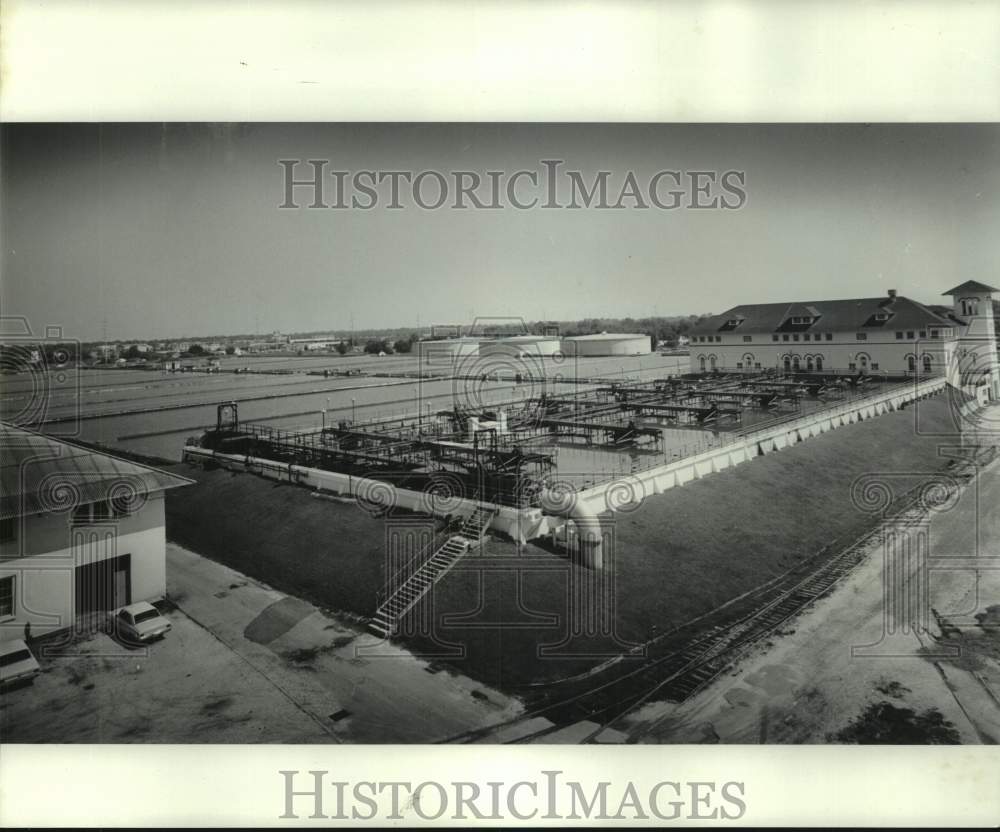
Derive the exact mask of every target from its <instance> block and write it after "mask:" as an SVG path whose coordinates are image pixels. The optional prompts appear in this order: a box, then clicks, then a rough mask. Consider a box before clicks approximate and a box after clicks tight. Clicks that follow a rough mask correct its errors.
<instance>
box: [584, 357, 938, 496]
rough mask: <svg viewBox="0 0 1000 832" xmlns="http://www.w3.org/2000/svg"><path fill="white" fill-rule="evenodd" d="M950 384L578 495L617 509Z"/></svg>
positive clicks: (899, 394) (800, 424)
mask: <svg viewBox="0 0 1000 832" xmlns="http://www.w3.org/2000/svg"><path fill="white" fill-rule="evenodd" d="M945 384H946V382H945V379H944V378H943V377H942V378H932V379H928V380H926V381H923V382H919V383H917V384H914V385H913V386H912V387H907V388H906V389H905V390H894V391H890V392H886V393H882V394H880V395H877V396H872V397H870V398H867V399H864V400H863V401H856V402H850V403H848V404H844V405H840V406H839V407H835V408H830V409H825V410H822V411H817V412H816V413H810V414H806V415H805V416H802V417H801V418H799V419H795V420H792V421H789V422H784V423H782V424H780V425H776V426H774V427H770V428H764V429H763V430H760V431H755V432H752V433H748V434H745V435H740V436H738V437H736V438H735V440H734V441H732V442H727V443H725V444H722V445H718V446H716V447H714V448H709V449H708V450H706V451H702V452H701V453H700V454H696V455H694V456H689V457H685V458H684V459H678V460H675V461H673V462H670V463H667V464H666V465H661V466H658V467H656V468H650V469H649V470H647V471H641V472H638V473H635V474H629V475H627V476H625V477H621V478H619V479H617V480H614V481H613V482H610V483H604V484H602V485H599V486H595V487H594V488H589V489H587V490H586V491H582V492H580V493H579V494H578V495H577V499H578V500H583V501H585V502H586V503H587V504H588V506H589V507H590V508H591V509H592V510H594V511H597V512H603V511H608V510H611V511H618V510H620V509H622V508H624V507H626V506H629V505H634V504H635V503H638V502H641V501H642V500H643V499H645V498H646V497H648V496H650V495H652V494H660V493H662V492H664V491H666V490H667V489H669V488H674V487H676V486H679V485H684V484H685V483H688V482H691V481H693V480H696V479H700V478H701V477H704V476H707V475H709V474H712V473H715V472H716V471H723V470H725V469H726V468H731V467H732V466H734V465H739V464H741V463H743V462H749V461H750V460H752V459H754V458H756V457H758V456H764V455H766V454H770V453H775V452H776V451H781V450H783V449H785V448H787V447H789V446H791V445H795V444H798V443H799V442H804V441H805V440H807V439H809V438H811V437H813V436H819V435H821V434H823V433H826V432H827V431H831V430H835V429H836V428H839V427H843V426H844V425H851V424H854V423H856V422H859V421H862V420H864V419H872V418H874V417H876V416H881V415H882V414H884V413H891V412H893V411H895V410H898V409H899V408H900V407H902V406H903V405H905V404H907V403H908V402H912V401H915V400H917V399H922V398H926V397H927V396H932V395H935V394H937V393H939V392H941V391H942V390H943V389H944V388H945Z"/></svg>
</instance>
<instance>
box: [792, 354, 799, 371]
mask: <svg viewBox="0 0 1000 832" xmlns="http://www.w3.org/2000/svg"><path fill="white" fill-rule="evenodd" d="M792 369H793V370H794V371H795V372H796V373H797V372H798V371H799V357H798V356H797V355H795V356H792Z"/></svg>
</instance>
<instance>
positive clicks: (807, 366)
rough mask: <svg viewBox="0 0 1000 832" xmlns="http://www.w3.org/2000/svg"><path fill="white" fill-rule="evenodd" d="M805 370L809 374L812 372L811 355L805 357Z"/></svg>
mask: <svg viewBox="0 0 1000 832" xmlns="http://www.w3.org/2000/svg"><path fill="white" fill-rule="evenodd" d="M806 369H807V370H808V371H809V372H810V373H811V372H812V371H813V357H812V356H811V355H807V356H806Z"/></svg>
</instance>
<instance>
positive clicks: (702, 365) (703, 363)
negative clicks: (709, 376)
mask: <svg viewBox="0 0 1000 832" xmlns="http://www.w3.org/2000/svg"><path fill="white" fill-rule="evenodd" d="M698 363H699V364H700V365H701V371H702V372H705V356H703V355H699V356H698Z"/></svg>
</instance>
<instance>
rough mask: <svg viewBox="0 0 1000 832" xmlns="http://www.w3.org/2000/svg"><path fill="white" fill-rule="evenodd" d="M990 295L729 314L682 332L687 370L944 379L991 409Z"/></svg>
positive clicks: (995, 388)
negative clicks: (939, 302)
mask: <svg viewBox="0 0 1000 832" xmlns="http://www.w3.org/2000/svg"><path fill="white" fill-rule="evenodd" d="M994 293H1000V290H998V289H995V288H993V287H991V286H987V285H986V284H983V283H978V282H976V281H966V282H965V283H963V284H961V285H959V286H956V287H954V288H953V289H949V290H948V291H947V292H944V293H943V294H944V295H947V296H950V297H951V299H952V303H951V305H950V306H937V305H935V306H928V305H925V304H922V303H919V302H917V301H915V300H912V299H910V298H907V297H903V296H901V295H899V294H897V293H896V291H895V290H892V289H891V290H889V292H888V294H886V295H885V296H884V297H876V298H849V299H846V300H826V301H805V302H800V303H761V304H745V305H742V306H734V307H733V308H732V309H728V310H727V311H725V312H723V313H722V314H721V315H715V316H713V317H711V318H708V319H706V320H704V321H702V322H701V323H700V324H698V325H697V326H695V327H694V328H693V329H692V330H691V332H690V333H689V334H690V337H691V344H690V350H691V371H692V372H696V373H697V372H712V371H716V370H718V371H725V372H739V371H743V372H754V371H762V370H765V369H777V370H782V371H785V372H796V373H797V372H805V373H808V372H823V373H828V374H829V373H840V374H852V375H853V374H859V373H860V374H870V373H881V374H885V375H891V376H901V375H906V376H925V375H937V374H947V375H948V378H949V381H950V382H951V383H952V384H953V385H955V386H956V387H962V388H963V389H967V390H968V391H969V392H970V393H973V394H975V395H977V397H979V398H980V399H992V400H998V399H1000V362H998V359H997V346H996V327H995V322H994V319H993V295H994Z"/></svg>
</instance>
